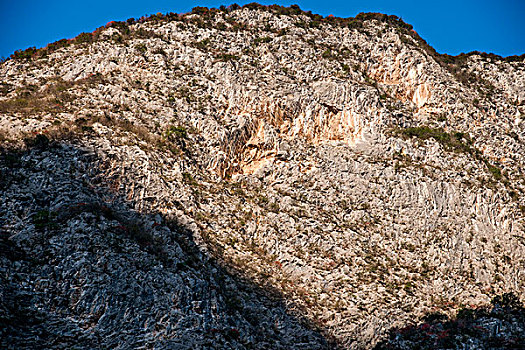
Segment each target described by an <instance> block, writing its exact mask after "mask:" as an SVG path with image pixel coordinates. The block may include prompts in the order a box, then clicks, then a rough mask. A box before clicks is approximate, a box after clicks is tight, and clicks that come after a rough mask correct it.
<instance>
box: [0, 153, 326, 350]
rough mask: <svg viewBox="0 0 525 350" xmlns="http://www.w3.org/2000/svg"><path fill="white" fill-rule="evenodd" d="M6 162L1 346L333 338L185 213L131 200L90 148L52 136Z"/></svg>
mask: <svg viewBox="0 0 525 350" xmlns="http://www.w3.org/2000/svg"><path fill="white" fill-rule="evenodd" d="M0 169H1V178H2V182H1V184H0V186H1V191H0V193H1V196H0V208H1V211H0V215H1V216H0V218H1V223H2V226H1V230H2V235H1V242H0V253H1V255H0V271H1V273H0V278H1V279H2V280H1V283H0V300H1V303H0V304H1V306H0V346H1V347H2V348H7V349H24V348H25V349H35V348H56V349H59V348H72V347H80V348H115V349H129V348H139V347H146V348H171V349H174V348H176V349H199V348H238V349H249V348H259V349H263V348H264V349H267V348H272V349H279V348H281V349H289V348H297V349H301V348H302V349H321V348H329V347H331V346H330V345H329V343H328V342H327V341H326V340H325V339H323V337H322V336H321V335H320V334H319V333H318V332H317V331H315V330H310V329H308V328H307V327H306V326H305V325H304V323H303V322H302V321H300V320H298V319H297V318H296V317H295V316H292V315H291V314H290V313H289V312H288V311H287V307H286V305H285V304H284V303H283V302H282V301H279V300H277V299H275V298H273V297H272V298H269V297H268V296H267V295H269V294H272V295H273V296H275V293H269V291H265V290H260V289H258V287H256V286H254V285H253V284H251V283H250V282H249V281H246V280H244V279H242V278H241V277H236V276H233V275H231V274H229V273H228V272H226V270H225V269H224V268H223V267H222V266H220V265H219V264H217V263H216V262H215V261H214V259H213V258H211V257H210V256H207V255H206V254H203V253H202V252H201V251H200V250H199V248H198V247H197V246H196V244H195V243H194V242H193V240H192V233H191V232H190V231H189V230H187V229H186V228H184V227H183V226H181V225H180V224H178V223H177V222H176V221H174V220H172V219H169V218H166V217H163V216H162V215H159V214H156V213H138V212H136V211H135V210H133V209H131V205H132V204H130V203H126V202H125V201H123V200H122V199H121V198H119V197H118V195H117V194H116V193H112V192H111V191H110V189H108V188H106V187H104V179H103V178H100V177H97V175H98V174H97V157H96V155H95V154H94V153H93V152H91V151H89V150H88V149H84V148H82V147H78V146H72V145H64V144H62V145H59V144H53V145H51V146H48V145H47V144H46V143H43V144H40V147H34V148H33V149H31V150H29V151H27V152H24V153H13V152H10V153H5V152H4V154H2V157H1V160H0Z"/></svg>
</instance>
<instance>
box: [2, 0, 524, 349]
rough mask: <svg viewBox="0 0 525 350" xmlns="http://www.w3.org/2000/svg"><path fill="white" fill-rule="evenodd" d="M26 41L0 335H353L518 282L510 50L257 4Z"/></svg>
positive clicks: (8, 197) (6, 205) (255, 341)
mask: <svg viewBox="0 0 525 350" xmlns="http://www.w3.org/2000/svg"><path fill="white" fill-rule="evenodd" d="M29 53H30V54H31V55H32V57H29V58H28V57H25V56H27V55H26V54H24V53H20V52H19V53H17V55H15V56H16V57H13V58H12V59H10V60H7V61H5V62H3V63H2V64H1V65H0V80H1V81H0V83H1V85H0V141H1V142H2V147H3V148H4V151H3V154H2V159H1V164H0V165H1V166H0V171H1V180H0V186H1V187H0V189H1V192H0V230H1V231H0V232H1V239H2V240H1V242H0V251H1V252H2V256H1V259H2V260H1V265H0V268H1V269H2V274H1V278H2V283H1V285H0V288H1V289H0V300H1V301H2V305H4V306H2V309H0V322H1V324H2V329H3V331H2V333H1V334H0V336H1V341H2V343H1V344H2V346H4V347H8V348H9V347H12V348H24V347H26V348H31V347H35V346H39V345H40V346H45V347H49V348H61V347H62V348H64V347H65V348H67V347H71V346H73V345H78V346H81V347H85V348H90V347H97V346H99V345H100V346H102V347H111V348H138V347H146V348H149V347H153V348H180V347H182V348H184V347H187V348H213V347H215V348H225V347H228V348H261V349H263V348H304V349H317V348H336V347H341V348H356V349H358V348H359V349H360V348H371V347H374V346H375V345H376V344H378V343H379V342H380V341H385V339H386V338H387V336H388V333H389V331H390V330H391V329H401V328H402V327H405V326H407V324H411V323H413V322H418V321H419V320H422V319H423V318H424V317H425V315H428V314H429V313H432V312H436V311H439V312H441V313H443V314H445V315H447V316H453V315H454V314H455V313H456V312H457V311H458V310H459V309H461V308H462V307H464V306H472V305H474V306H482V305H486V304H487V303H489V301H490V300H491V299H492V298H493V297H494V296H496V295H501V294H503V293H510V292H512V293H514V294H515V295H517V297H518V298H520V299H521V300H523V298H524V297H525V295H524V294H523V291H524V290H525V232H524V231H525V229H524V226H523V225H524V215H525V214H524V213H525V197H524V191H525V181H524V179H525V174H524V173H523V169H525V156H524V155H525V144H524V140H525V129H524V128H525V124H524V122H523V119H522V118H523V115H524V114H525V105H524V104H523V101H524V98H525V95H524V94H525V90H524V88H523V86H525V85H524V81H525V63H524V61H523V57H514V58H507V59H503V58H498V57H493V56H490V55H483V54H472V55H465V56H460V57H457V58H455V59H453V58H450V57H446V56H440V55H437V54H436V53H435V52H434V51H433V50H432V49H431V48H430V47H429V46H428V45H426V43H424V42H423V41H422V39H421V38H419V37H418V36H417V34H416V33H415V32H413V31H411V27H410V26H409V25H407V24H405V23H403V22H401V21H399V20H398V19H397V18H395V17H388V16H384V15H378V14H368V15H366V14H364V15H360V16H357V17H356V18H355V19H338V18H332V17H329V18H322V17H320V16H317V15H312V14H310V13H305V12H302V11H300V10H299V9H298V8H296V7H291V8H289V9H286V8H281V7H276V6H273V7H268V8H266V7H259V6H255V5H250V6H247V7H244V8H238V9H237V8H235V7H230V8H225V9H221V10H207V9H202V8H197V9H195V10H194V11H193V12H192V13H190V14H185V15H176V14H169V15H165V16H164V15H163V16H160V15H155V16H151V17H150V18H143V19H140V20H133V21H132V20H130V21H128V22H116V23H109V24H108V25H107V26H106V27H103V28H99V29H97V30H96V31H95V32H94V33H88V34H82V35H80V36H79V37H77V38H76V39H74V40H72V41H65V42H58V43H55V44H50V45H49V46H48V47H47V48H44V49H40V50H37V51H34V50H33V51H31V50H30V51H29ZM519 310H521V309H519ZM19 315H22V317H24V318H26V319H27V320H29V322H28V323H27V324H22V321H21V318H20V317H21V316H19ZM515 319H516V320H522V319H523V318H519V317H517V318H515ZM513 322H514V321H513ZM516 322H521V321H515V323H516ZM439 327H442V326H439ZM520 327H521V328H520ZM511 328H512V330H513V331H512V332H513V333H512V336H513V337H516V334H517V335H518V336H524V337H525V335H523V333H520V332H521V330H523V329H525V327H522V326H520V325H517V326H516V325H515V327H514V326H512V327H511ZM498 329H499V331H498V332H500V333H498V334H496V335H495V337H499V338H502V337H503V338H504V337H505V335H506V333H505V330H504V329H501V327H500V328H498ZM390 334H392V333H391V332H390ZM509 334H510V333H509ZM485 338H486V337H485ZM485 338H483V339H485ZM483 339H481V340H479V344H482V345H483V344H484V343H483V342H484V340H483ZM487 339H488V338H487ZM456 340H457V339H456ZM411 341H412V340H411ZM491 341H492V340H491ZM380 344H384V343H380ZM392 344H394V345H395V344H397V345H396V346H401V345H399V344H405V343H402V342H401V341H399V342H398V343H392ZM476 344H478V343H476ZM487 344H488V343H487ZM513 344H521V343H516V342H514V343H513ZM482 345H480V346H482ZM403 346H404V345H403Z"/></svg>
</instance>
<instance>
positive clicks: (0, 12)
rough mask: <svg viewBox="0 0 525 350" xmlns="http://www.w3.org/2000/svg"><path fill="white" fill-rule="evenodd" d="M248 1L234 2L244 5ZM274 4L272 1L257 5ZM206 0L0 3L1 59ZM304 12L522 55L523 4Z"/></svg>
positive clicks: (405, 0) (390, 4) (363, 0)
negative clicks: (370, 19)
mask: <svg viewBox="0 0 525 350" xmlns="http://www.w3.org/2000/svg"><path fill="white" fill-rule="evenodd" d="M249 2H252V1H237V3H238V4H240V5H243V4H246V3H249ZM259 3H261V4H266V5H268V4H272V3H275V2H274V1H260V2H259ZM222 4H224V5H229V4H231V2H230V3H228V2H220V1H210V0H201V1H194V0H179V1H168V0H146V1H137V0H127V1H122V0H116V1H111V0H106V1H101V0H90V1H71V0H69V1H63V0H48V1H40V0H0V33H1V34H0V57H2V56H5V57H7V56H9V55H10V54H11V53H12V52H13V51H14V50H17V49H25V48H27V47H30V46H36V47H42V46H45V45H46V44H48V43H50V42H53V41H56V40H59V39H62V38H72V37H75V36H76V35H77V34H79V33H81V32H91V31H93V30H94V29H95V28H97V27H100V26H102V25H104V24H106V23H107V22H109V21H112V20H117V21H118V20H125V19H127V18H130V17H135V18H137V17H140V16H143V15H148V14H152V13H157V12H162V13H166V12H176V13H181V12H188V11H190V10H191V8H193V7H195V6H206V7H219V6H220V5H222ZM278 4H279V5H284V6H289V5H291V4H298V5H299V6H300V7H301V8H302V9H303V10H306V11H308V10H311V11H312V12H314V13H319V14H321V15H325V16H326V15H329V14H333V15H335V16H338V17H353V16H355V15H356V14H357V13H359V12H382V13H386V14H394V15H397V16H399V17H401V18H403V20H404V21H405V22H407V23H410V24H412V25H413V26H414V29H415V30H416V31H417V32H418V33H419V35H421V36H422V37H423V39H425V40H426V41H427V42H428V43H429V44H430V45H432V46H433V47H434V48H435V49H436V50H437V51H438V52H440V53H448V54H452V55H456V54H459V53H461V52H469V51H474V50H478V51H485V52H493V53H496V54H498V55H502V56H509V55H521V54H523V53H525V0H465V1H462V0H454V1H451V0H441V1H425V0H418V1H409V0H397V1H395V0H392V1H387V0H360V1H356V0H346V1H345V0H325V1H313V0H302V1H301V0H294V1H282V2H279V3H278Z"/></svg>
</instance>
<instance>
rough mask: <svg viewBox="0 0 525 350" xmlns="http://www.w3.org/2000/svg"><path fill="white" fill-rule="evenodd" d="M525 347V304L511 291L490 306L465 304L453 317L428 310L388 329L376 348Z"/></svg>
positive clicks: (495, 299) (496, 298)
mask: <svg viewBox="0 0 525 350" xmlns="http://www.w3.org/2000/svg"><path fill="white" fill-rule="evenodd" d="M465 348H468V349H525V308H523V306H522V305H521V304H520V302H519V299H518V298H517V297H516V296H515V295H514V294H512V293H506V294H503V295H501V296H496V297H495V298H494V299H493V300H492V307H485V308H478V309H472V308H464V309H462V310H460V311H459V312H458V314H457V316H456V318H455V319H449V318H448V317H446V316H445V315H442V314H429V315H427V316H426V317H425V319H424V322H423V323H420V324H417V325H410V326H407V327H404V328H395V329H392V330H391V331H390V332H389V338H388V339H387V340H385V341H383V342H381V343H379V344H378V345H377V346H376V347H375V349H465Z"/></svg>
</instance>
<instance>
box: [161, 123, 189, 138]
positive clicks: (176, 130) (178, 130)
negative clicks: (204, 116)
mask: <svg viewBox="0 0 525 350" xmlns="http://www.w3.org/2000/svg"><path fill="white" fill-rule="evenodd" d="M165 137H166V139H168V140H170V141H178V140H182V139H186V138H188V133H187V131H186V128H185V127H183V126H180V125H179V126H173V125H172V126H170V127H169V128H168V129H167V130H166V133H165Z"/></svg>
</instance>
